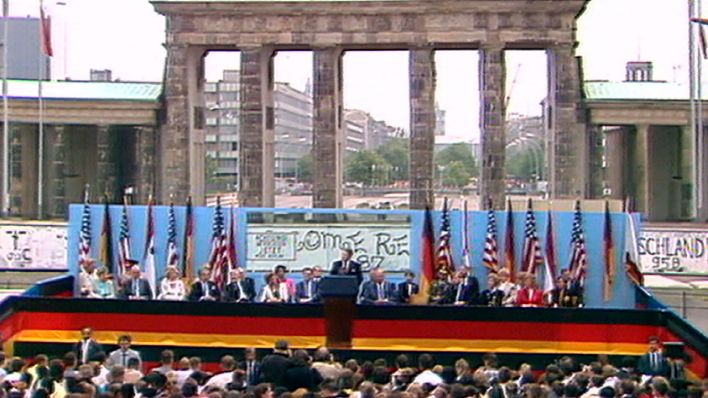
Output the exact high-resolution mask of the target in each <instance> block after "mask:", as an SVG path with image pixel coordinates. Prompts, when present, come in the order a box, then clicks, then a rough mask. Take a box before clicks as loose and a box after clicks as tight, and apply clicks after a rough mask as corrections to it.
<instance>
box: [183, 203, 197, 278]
mask: <svg viewBox="0 0 708 398" xmlns="http://www.w3.org/2000/svg"><path fill="white" fill-rule="evenodd" d="M185 217H186V220H185V223H184V243H183V244H184V247H183V250H184V252H183V253H182V259H183V260H182V261H184V268H183V270H184V281H185V286H190V285H191V284H192V278H194V264H193V263H194V259H193V257H194V216H193V215H192V197H191V196H190V197H188V198H187V214H186V216H185Z"/></svg>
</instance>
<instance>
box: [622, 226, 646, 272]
mask: <svg viewBox="0 0 708 398" xmlns="http://www.w3.org/2000/svg"><path fill="white" fill-rule="evenodd" d="M626 217H627V222H626V224H625V231H624V270H625V272H626V273H627V277H628V278H629V279H630V280H631V281H632V282H634V284H635V285H637V286H644V275H642V271H641V270H640V269H639V255H638V254H637V235H636V231H635V229H634V220H633V219H632V215H631V214H629V213H627V215H626Z"/></svg>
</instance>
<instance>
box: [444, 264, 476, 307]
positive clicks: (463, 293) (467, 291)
mask: <svg viewBox="0 0 708 398" xmlns="http://www.w3.org/2000/svg"><path fill="white" fill-rule="evenodd" d="M466 277H467V275H465V273H464V272H462V271H460V272H456V273H454V274H452V279H450V285H449V286H448V288H447V290H446V296H445V301H444V303H445V304H452V305H468V304H470V303H471V302H472V292H473V286H472V285H470V284H468V285H465V283H464V279H466ZM478 289H479V287H478Z"/></svg>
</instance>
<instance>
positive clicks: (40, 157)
mask: <svg viewBox="0 0 708 398" xmlns="http://www.w3.org/2000/svg"><path fill="white" fill-rule="evenodd" d="M43 7H44V0H39V9H40V10H41V11H42V12H44V11H43V10H44V8H43ZM43 23H44V21H43V20H42V18H41V16H40V20H39V38H40V40H44V37H43V36H44V35H43V33H44V29H43V28H42V24H43ZM43 61H44V51H42V46H41V45H40V46H39V73H38V74H39V81H38V82H37V103H38V104H39V120H38V123H39V125H38V134H37V135H38V137H37V140H38V141H39V145H38V149H37V152H38V153H37V161H38V167H37V218H38V219H40V220H41V219H42V218H43V216H44V209H43V207H44V200H43V198H42V197H43V196H44V170H42V166H43V165H44V103H43V101H42V79H44V73H43V70H44V68H43V66H44V62H43Z"/></svg>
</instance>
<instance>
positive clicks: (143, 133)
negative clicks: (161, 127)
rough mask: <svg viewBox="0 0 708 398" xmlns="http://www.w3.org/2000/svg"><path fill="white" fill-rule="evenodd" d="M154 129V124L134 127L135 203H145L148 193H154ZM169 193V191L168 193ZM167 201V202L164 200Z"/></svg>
mask: <svg viewBox="0 0 708 398" xmlns="http://www.w3.org/2000/svg"><path fill="white" fill-rule="evenodd" d="M156 134H157V133H156V129H155V127H154V126H139V127H135V139H136V141H137V148H138V151H137V158H136V161H137V178H136V185H137V187H136V188H137V190H138V197H137V198H136V202H137V203H147V202H148V198H149V196H150V194H151V193H152V194H155V168H156V167H155V156H156V155H157V154H156V146H157V144H156V141H157V140H156V138H157V137H156ZM168 194H169V193H168ZM165 203H167V202H165Z"/></svg>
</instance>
